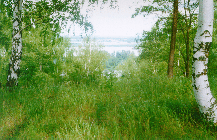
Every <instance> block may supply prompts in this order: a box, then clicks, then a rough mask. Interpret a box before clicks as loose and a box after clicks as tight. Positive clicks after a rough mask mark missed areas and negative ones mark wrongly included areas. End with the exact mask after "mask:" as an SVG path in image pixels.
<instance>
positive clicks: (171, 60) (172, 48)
mask: <svg viewBox="0 0 217 140" xmlns="http://www.w3.org/2000/svg"><path fill="white" fill-rule="evenodd" d="M173 7H174V9H173V26H172V35H171V44H170V55H169V62H168V77H169V78H172V77H173V66H174V55H175V44H176V32H177V21H178V0H174V5H173Z"/></svg>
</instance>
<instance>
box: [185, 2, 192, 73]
mask: <svg viewBox="0 0 217 140" xmlns="http://www.w3.org/2000/svg"><path fill="white" fill-rule="evenodd" d="M189 3H190V0H188V3H187V5H188V7H187V8H185V23H186V27H187V33H186V63H185V72H186V77H189V75H190V70H189V69H190V47H189V45H190V41H189V40H190V35H189V32H190V29H191V22H192V14H191V11H190V5H189ZM187 9H188V13H189V16H190V19H189V23H188V21H187V12H186V10H187Z"/></svg>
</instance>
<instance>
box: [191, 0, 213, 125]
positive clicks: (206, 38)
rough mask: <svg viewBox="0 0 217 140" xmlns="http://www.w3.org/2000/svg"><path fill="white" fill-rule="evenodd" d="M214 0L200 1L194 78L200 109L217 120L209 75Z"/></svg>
mask: <svg viewBox="0 0 217 140" xmlns="http://www.w3.org/2000/svg"><path fill="white" fill-rule="evenodd" d="M213 6H214V5H213V0H200V1H199V19H198V29H197V34H196V37H195V40H194V55H193V66H192V70H193V72H192V80H193V89H194V93H195V98H196V100H197V102H198V104H199V109H200V111H201V112H202V113H204V114H205V115H206V116H207V117H208V119H209V120H210V121H213V122H214V123H216V122H217V105H216V99H215V98H214V97H213V95H212V93H211V91H210V87H209V81H208V76H207V69H208V65H207V64H208V55H209V48H210V46H211V43H212V32H213V20H214V11H213Z"/></svg>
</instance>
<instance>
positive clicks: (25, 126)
mask: <svg viewBox="0 0 217 140" xmlns="http://www.w3.org/2000/svg"><path fill="white" fill-rule="evenodd" d="M211 80H214V79H211ZM213 90H214V92H216V89H215V88H213ZM0 92H1V94H0V95H1V97H0V103H1V108H0V113H1V114H0V116H1V121H0V136H1V138H0V139H9V138H13V139H22V138H25V139H45V138H48V139H53V138H61V139H161V138H162V139H164V138H166V139H215V138H217V133H216V127H215V126H213V125H212V124H210V123H209V122H207V121H206V120H205V119H204V117H203V116H202V115H201V114H200V113H199V110H198V107H197V103H196V101H195V99H194V95H193V92H192V88H191V80H190V79H187V78H184V77H179V78H178V77H175V78H174V79H173V80H169V79H167V78H165V77H163V76H161V77H159V76H154V75H152V76H146V77H145V76H144V77H143V78H141V79H140V80H138V79H136V80H135V79H124V78H123V79H122V80H115V81H113V84H112V86H103V85H96V84H90V85H88V86H87V85H85V84H80V85H72V84H69V83H68V84H67V83H61V84H57V85H54V84H53V83H47V85H46V86H34V85H32V86H29V87H18V88H17V89H15V90H13V91H11V92H9V91H7V89H3V88H2V89H0Z"/></svg>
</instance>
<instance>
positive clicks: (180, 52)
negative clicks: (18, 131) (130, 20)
mask: <svg viewBox="0 0 217 140" xmlns="http://www.w3.org/2000/svg"><path fill="white" fill-rule="evenodd" d="M8 2H10V1H8ZM28 4H29V5H28ZM2 5H3V1H1V13H0V61H1V63H0V83H1V85H6V83H7V79H8V77H7V74H8V73H7V71H8V69H9V68H8V63H9V58H10V54H11V53H12V50H11V44H12V36H11V35H12V32H13V28H12V27H13V26H12V25H13V20H12V17H13V16H12V15H13V11H11V9H12V8H11V7H12V5H11V4H10V3H7V4H5V3H4V6H2ZM162 5H164V6H162ZM25 6H26V7H27V6H29V7H30V9H32V11H31V10H29V11H26V10H25V8H24V13H23V19H22V22H23V24H22V27H23V28H22V45H23V52H22V61H21V64H20V65H21V67H20V75H19V77H20V79H19V84H20V85H26V86H29V85H31V84H35V85H37V84H45V83H49V82H52V83H55V82H69V83H77V84H79V83H91V82H93V83H97V84H99V83H100V82H102V81H104V82H106V81H108V79H107V80H106V78H108V77H109V76H110V77H112V74H110V75H109V74H108V73H107V76H106V74H105V73H104V72H105V71H106V69H107V70H110V71H111V70H119V71H122V77H125V78H130V77H131V76H133V77H134V78H135V77H139V76H141V75H144V74H148V75H151V74H159V75H166V74H167V71H168V60H169V55H170V54H169V53H170V46H171V38H172V27H173V25H174V22H173V19H174V12H173V10H174V6H173V1H172V2H164V1H158V2H153V5H149V6H144V7H142V8H140V9H137V10H136V14H135V16H136V15H137V14H141V13H145V14H152V13H159V12H161V13H166V16H163V15H162V17H159V20H158V21H157V22H156V24H155V25H154V26H153V28H152V30H151V31H148V32H144V33H143V37H142V39H141V40H140V43H139V45H138V46H137V47H138V48H139V49H141V50H142V51H141V54H140V56H139V57H138V58H137V59H136V58H135V57H133V56H131V57H129V58H128V59H127V58H126V56H130V55H129V54H127V55H126V54H122V55H118V56H121V57H118V56H117V55H116V56H110V55H109V54H108V53H106V52H103V51H99V49H98V48H100V46H98V45H96V44H94V43H93V42H91V40H89V39H88V38H87V39H85V40H84V43H83V47H81V48H80V51H79V52H78V53H77V54H78V55H75V53H74V52H75V50H68V51H67V53H66V50H67V49H69V48H70V47H71V44H70V40H69V39H67V38H64V37H61V36H60V33H61V29H62V26H60V24H59V22H58V20H56V19H55V18H54V19H51V18H49V16H47V17H44V16H43V15H46V14H47V15H51V14H53V11H52V10H54V11H55V10H56V11H62V12H64V11H66V12H67V9H64V7H63V6H64V3H56V7H55V8H56V9H55V8H54V9H52V8H51V9H49V10H45V9H46V8H50V6H49V5H48V4H47V3H43V2H41V3H40V2H39V3H37V5H36V9H34V5H33V4H32V3H26V4H24V7H25ZM65 6H66V5H65ZM178 6H179V11H178V12H177V31H176V40H175V52H174V62H173V64H174V66H173V68H174V71H173V74H174V75H175V76H187V77H188V76H189V75H191V73H190V72H191V62H192V54H193V39H194V36H195V34H196V29H197V14H198V13H197V8H198V3H197V2H191V1H190V0H188V1H184V3H178ZM77 7H79V5H77ZM75 8H76V7H75ZM183 9H184V10H183ZM37 11H40V12H38V14H36V12H37ZM76 12H77V13H76ZM57 13H58V12H57ZM215 13H217V12H216V11H215ZM71 14H74V15H76V14H77V16H75V19H73V20H74V22H75V23H78V24H80V25H81V26H82V27H84V28H85V29H87V28H91V25H90V23H89V22H85V20H86V19H84V17H83V16H82V15H80V11H79V10H75V12H74V13H71ZM159 15H161V14H159ZM59 16H60V17H61V18H62V19H64V16H61V15H59ZM57 17H58V16H57ZM57 17H56V18H57ZM215 17H216V14H215ZM216 18H217V17H216ZM216 18H215V19H216ZM216 25H217V23H216V21H214V28H215V29H214V35H213V45H212V48H211V51H210V55H209V57H210V59H209V61H210V62H209V74H210V75H214V74H217V73H216V71H215V68H216V65H217V62H216V61H215V60H216V58H217V49H216V47H215V46H216V43H217V42H216V27H217V26H216ZM173 35H174V34H173ZM90 46H91V47H90ZM90 48H91V49H90ZM122 56H123V58H122ZM124 60H126V61H124ZM113 75H114V74H113ZM114 77H115V76H114ZM101 84H103V82H102V83H101ZM107 84H108V83H107Z"/></svg>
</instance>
